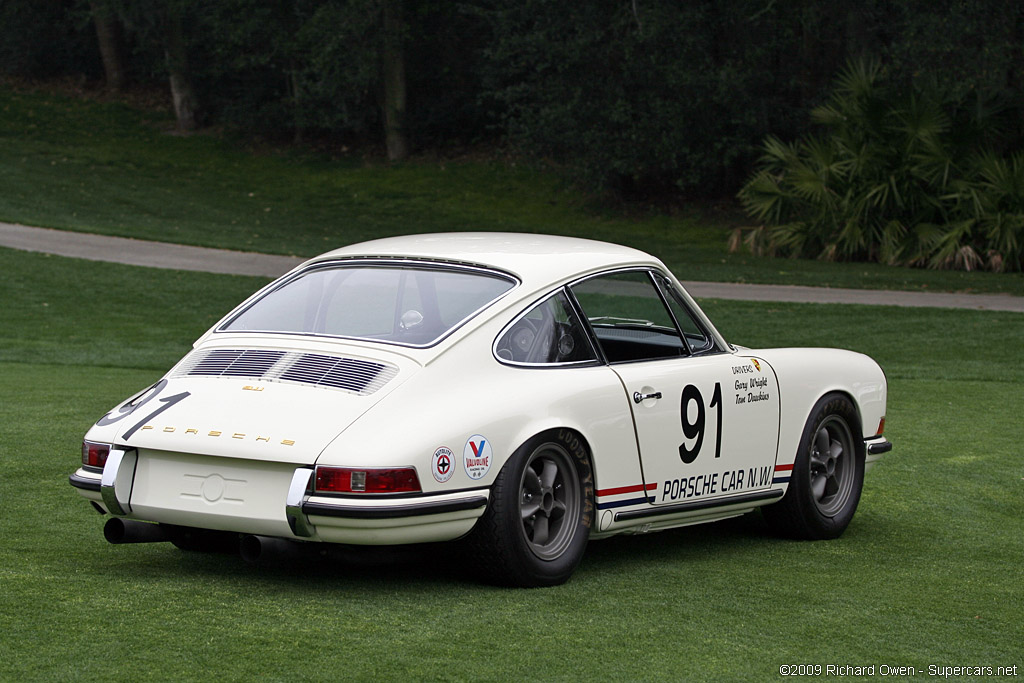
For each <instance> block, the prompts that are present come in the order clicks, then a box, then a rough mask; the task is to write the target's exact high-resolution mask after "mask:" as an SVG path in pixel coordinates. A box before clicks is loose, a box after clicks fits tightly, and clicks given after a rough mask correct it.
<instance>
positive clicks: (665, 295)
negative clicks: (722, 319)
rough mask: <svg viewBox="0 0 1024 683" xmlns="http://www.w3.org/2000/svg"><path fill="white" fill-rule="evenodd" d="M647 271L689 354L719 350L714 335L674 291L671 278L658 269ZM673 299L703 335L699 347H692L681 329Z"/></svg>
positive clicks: (703, 353)
mask: <svg viewBox="0 0 1024 683" xmlns="http://www.w3.org/2000/svg"><path fill="white" fill-rule="evenodd" d="M648 272H650V273H651V279H652V280H654V286H655V287H657V289H658V292H659V293H660V294H661V297H662V299H663V300H664V302H665V307H666V308H667V309H668V312H669V314H670V315H671V316H672V320H673V321H674V322H675V325H676V329H677V330H678V331H679V334H680V335H681V336H682V338H683V341H684V342H685V343H686V348H687V349H688V350H689V352H690V355H691V356H701V355H705V354H709V353H713V352H715V351H717V350H719V349H717V347H716V344H715V339H714V337H713V336H712V335H711V334H710V333H709V332H708V330H707V328H706V327H705V326H704V325H703V324H702V323H701V321H700V320H699V319H698V318H697V316H695V315H694V314H693V311H692V310H691V309H690V306H689V305H687V303H686V301H685V300H684V299H683V298H682V297H680V296H679V295H678V294H677V293H676V288H675V285H674V284H673V282H672V280H671V278H669V277H668V276H667V275H666V274H665V273H663V272H662V271H660V270H650V271H648ZM673 301H674V302H675V304H676V306H678V307H679V308H680V309H681V310H682V312H683V313H684V314H685V315H686V316H687V318H688V319H689V321H690V322H691V323H692V324H693V326H694V327H696V328H697V330H698V331H699V332H700V333H701V335H703V336H704V344H703V346H701V347H700V348H694V346H693V343H692V342H691V340H690V339H689V337H687V336H686V331H685V330H683V326H682V325H681V324H680V322H679V316H677V315H676V310H675V307H673V305H672V302H673Z"/></svg>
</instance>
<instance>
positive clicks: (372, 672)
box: [0, 141, 1024, 681]
mask: <svg viewBox="0 0 1024 683" xmlns="http://www.w3.org/2000/svg"><path fill="white" fill-rule="evenodd" d="M187 142H188V143H189V144H192V141H187ZM275 163H277V162H275ZM0 269H2V270H0V272H2V273H3V276H2V277H0V301H3V304H2V306H3V308H2V310H3V313H4V324H3V326H2V327H0V395H2V396H3V397H4V398H3V400H2V401H0V436H2V438H0V462H3V463H4V465H5V470H6V472H5V476H4V477H3V478H2V479H0V504H2V506H3V517H2V519H3V523H2V524H0V615H3V621H2V629H0V638H2V641H0V644H2V646H3V647H2V650H3V653H4V654H3V657H2V658H0V680H4V681H7V680H19V681H20V680H54V679H56V680H103V681H107V680H110V679H111V678H113V677H114V676H115V672H116V676H117V677H118V678H119V679H124V680H132V681H146V680H182V679H199V678H204V679H210V680H226V681H232V680H238V681H248V680H253V679H259V680H269V681H276V680H281V681H285V680H288V681H292V680H348V679H354V680H382V679H383V680H386V679H402V680H509V679H518V680H545V681H546V680H566V681H570V680H571V681H580V680H659V681H660V680H714V681H722V680H741V679H742V680H776V679H777V678H778V677H779V676H778V672H779V667H780V666H781V665H784V664H821V665H827V664H835V665H851V666H869V665H875V667H876V671H878V670H879V669H878V667H880V666H881V665H889V666H913V667H916V668H917V669H920V670H921V671H922V672H923V674H924V675H923V676H919V677H925V678H929V677H928V676H927V671H928V667H929V666H963V665H982V666H992V667H996V666H1014V665H1017V667H1018V676H1019V675H1020V673H1021V668H1020V667H1021V666H1022V665H1024V658H1022V656H1021V655H1022V652H1021V643H1022V642H1024V625H1022V624H1024V620H1022V618H1021V617H1022V615H1024V596H1022V590H1021V587H1022V586H1024V568H1022V558H1024V534H1022V533H1021V531H1022V524H1021V519H1022V516H1024V459H1022V456H1021V448H1020V444H1021V443H1022V442H1024V426H1022V422H1021V420H1020V411H1021V405H1022V402H1021V398H1020V397H1021V390H1020V387H1021V386H1022V384H1024V366H1022V365H1021V364H1020V363H1019V362H1017V356H1018V355H1019V351H1020V340H1021V339H1022V338H1024V316H1021V315H1019V314H1010V313H993V312H973V311H955V312H953V311H942V310H924V309H900V310H896V309H887V308H880V307H879V308H873V307H857V306H829V305H797V304H792V305H776V304H755V303H744V302H725V301H708V302H705V308H706V310H707V311H708V313H709V315H710V316H711V317H712V319H714V320H717V321H719V324H720V325H719V326H720V328H721V330H722V332H723V333H724V334H725V335H726V337H727V338H730V339H732V340H734V341H736V342H739V343H744V344H749V345H753V346H757V345H762V344H772V345H803V344H814V345H822V346H843V347H847V348H852V349H856V350H861V351H865V352H867V353H869V354H871V355H873V356H874V357H875V358H876V359H877V360H879V362H880V363H881V364H882V366H883V368H885V370H886V372H887V374H888V377H889V380H890V403H889V415H888V428H887V435H888V436H889V438H890V439H891V440H892V441H893V443H894V444H895V450H894V451H893V453H891V454H890V455H889V456H888V458H887V459H886V460H884V461H883V462H882V463H881V464H880V465H879V466H878V467H877V468H875V470H873V471H872V472H871V473H870V474H869V475H868V477H867V481H866V488H865V492H864V496H863V498H862V500H861V507H860V509H859V511H858V512H857V515H856V517H855V518H854V521H853V524H852V525H851V527H850V528H849V530H848V531H847V533H846V534H845V535H844V536H843V537H842V538H840V539H838V540H835V541H830V542H817V543H802V542H793V541H782V540H778V539H775V538H771V537H769V536H767V535H766V534H765V533H764V529H763V527H762V523H761V521H760V518H759V517H758V516H757V515H751V516H747V517H743V518H740V519H736V520H730V521H727V522H723V523H718V524H713V525H705V526H698V527H691V528H688V529H680V530H674V531H667V532H662V533H657V534H652V535H649V536H637V537H619V538H614V539H610V540H606V541H601V542H594V543H592V544H591V545H590V546H589V548H588V550H587V554H586V556H585V558H584V561H583V564H582V566H581V567H580V569H579V571H578V572H577V573H576V575H575V576H574V577H573V579H572V580H571V581H570V582H569V583H567V584H566V585H564V586H559V587H555V588H550V589H537V590H508V589H498V588H493V587H489V586H484V585H480V584H478V583H476V582H474V581H473V580H472V577H468V576H466V575H465V574H464V573H462V572H461V571H460V570H459V566H458V563H457V562H456V561H455V560H454V559H453V558H451V557H450V553H449V550H448V548H447V547H445V546H440V547H438V548H436V549H435V551H434V552H432V553H429V554H426V555H425V556H424V555H422V554H412V553H405V554H403V553H399V554H397V555H396V556H394V557H391V558H381V557H376V558H374V557H371V558H362V559H360V558H353V559H349V560H347V561H340V560H339V561H335V562H312V561H310V562H306V563H299V564H297V565H295V566H279V567H276V568H273V567H272V568H266V567H252V566H248V565H245V564H244V563H243V562H242V561H241V560H240V559H239V558H237V557H232V556H225V555H202V554H194V553H185V552H182V551H179V550H176V549H175V548H173V547H172V546H170V545H168V544H152V545H135V546H131V545H128V546H111V545H108V544H107V543H106V542H105V541H104V540H103V537H102V534H101V528H102V524H103V518H102V517H100V516H99V515H97V514H96V513H95V512H93V511H92V509H91V508H90V507H89V506H88V505H87V504H86V503H85V502H84V501H83V500H82V499H81V498H80V497H79V496H78V495H77V493H75V492H74V490H73V489H72V488H71V487H70V486H69V485H68V483H67V475H68V474H69V473H70V472H72V471H73V470H74V469H75V467H76V466H77V462H78V452H79V446H80V442H81V437H82V434H83V433H84V432H85V431H86V429H87V428H88V427H89V425H90V424H92V422H94V421H95V420H96V419H97V418H98V417H99V416H100V415H102V414H103V413H104V412H105V411H106V410H108V409H109V408H110V407H111V406H112V405H114V404H115V403H116V402H117V401H118V400H120V399H121V398H123V397H124V396H126V395H127V394H129V393H130V392H133V391H135V390H137V389H139V388H142V387H143V386H145V385H147V384H149V383H151V382H153V381H154V380H155V379H157V378H158V377H159V376H160V375H161V374H162V372H163V371H164V370H166V369H167V368H168V367H169V366H170V364H171V363H173V362H174V361H175V360H177V358H179V357H180V356H181V355H182V354H184V353H185V352H186V351H187V350H188V348H189V345H190V344H191V342H192V340H193V339H194V338H195V337H197V336H198V335H199V334H200V332H202V330H203V329H204V328H205V327H206V326H207V325H208V324H210V323H212V322H213V321H215V320H216V319H217V318H218V317H219V316H220V315H221V314H223V313H224V312H225V311H226V310H227V309H228V308H229V307H230V306H232V305H233V304H234V303H236V302H237V301H239V300H241V299H242V298H243V297H244V296H245V295H246V294H247V293H249V292H250V291H251V290H252V289H254V288H255V287H256V286H257V285H258V284H259V283H260V282H261V280H259V279H255V278H239V277H230V276H217V275H202V274H194V273H190V274H181V273H177V272H171V271H161V270H155V269H145V268H133V267H127V266H117V265H112V264H100V263H90V262H85V261H77V260H73V259H63V258H59V257H47V256H42V255H38V254H30V253H20V252H15V251H11V250H6V249H0ZM887 680H888V679H887ZM985 680H994V678H986V679H985Z"/></svg>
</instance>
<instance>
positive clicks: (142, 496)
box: [70, 233, 891, 586]
mask: <svg viewBox="0 0 1024 683" xmlns="http://www.w3.org/2000/svg"><path fill="white" fill-rule="evenodd" d="M885 406H886V381H885V376H884V374H883V373H882V370H881V369H880V368H879V367H878V365H877V364H876V363H875V362H874V361H873V360H871V359H870V358H868V357H866V356H863V355H861V354H857V353H853V352H849V351H841V350H835V349H758V350H752V349H747V348H743V347H737V346H733V345H731V344H729V343H728V342H727V341H726V340H725V339H723V338H722V336H721V335H720V334H719V333H718V332H717V331H716V330H715V328H714V326H713V325H712V324H711V321H710V320H708V319H707V317H705V316H704V314H703V313H702V312H701V310H700V309H699V308H698V307H697V305H696V304H695V303H694V301H693V299H692V298H690V296H689V295H688V294H687V293H686V292H685V291H684V290H683V288H682V286H680V284H679V282H678V281H677V280H676V279H675V278H674V277H673V276H672V275H671V274H670V273H669V272H668V270H667V269H666V268H665V266H664V265H663V264H662V263H661V262H660V261H659V260H657V259H655V258H653V257H651V256H649V255H647V254H645V253H643V252H640V251H637V250H634V249H630V248H626V247H621V246H616V245H612V244H605V243H601V242H594V241H589V240H580V239H570V238H561V237H549V236H539V235H525V234H523V235H514V234H495V233H463V234H449V235H417V236H409V237H399V238H390V239H382V240H377V241H372V242H367V243H363V244H356V245H353V246H349V247H345V248H342V249H338V250H336V251H332V252H329V253H327V254H324V255H322V256H318V257H316V258H314V259H311V260H310V261H308V262H306V263H304V264H303V265H301V266H299V267H298V268H296V269H294V270H293V271H292V272H290V273H288V274H286V275H284V276H283V277H281V278H279V279H278V280H276V281H274V282H272V283H271V284H269V285H267V286H266V287H264V288H263V289H261V290H260V291H258V292H257V293H256V294H254V295H253V296H252V297H250V298H249V299H248V300H246V301H245V302H243V303H242V304H241V305H240V306H238V308H236V309H235V310H234V311H232V312H231V313H229V314H228V315H227V316H225V317H224V318H223V319H222V320H221V321H220V322H218V323H217V324H216V325H214V326H213V328H212V329H210V331H209V332H207V333H206V334H205V335H203V336H202V337H201V338H200V339H199V340H198V341H197V342H196V343H195V346H194V349H193V350H192V351H191V352H190V353H189V354H188V355H186V356H185V357H184V358H183V359H182V360H181V361H180V362H179V363H178V364H177V365H175V366H174V367H173V368H172V369H171V370H170V372H168V373H167V374H166V375H165V376H164V377H163V378H162V379H161V380H160V381H159V382H157V383H156V384H154V385H153V386H151V387H149V388H147V389H145V390H144V391H142V392H140V393H139V394H137V395H136V396H133V397H131V398H129V399H128V400H126V401H125V402H124V403H122V404H121V405H119V406H117V407H115V408H114V409H112V410H111V411H110V412H109V413H107V414H106V415H104V416H103V417H101V418H100V419H99V421H98V422H97V423H96V424H95V425H94V426H93V427H92V428H91V429H90V430H89V432H88V433H87V434H86V436H85V441H84V443H83V444H82V466H81V467H80V468H79V469H78V470H77V471H76V472H75V473H74V474H72V475H71V478H70V479H71V484H72V485H73V486H74V487H76V489H77V490H78V491H79V493H81V494H82V495H83V496H85V497H86V498H87V499H89V500H91V501H92V503H93V505H94V507H96V508H97V509H98V510H99V511H100V512H102V513H104V514H109V515H111V518H110V519H109V520H108V521H107V523H106V526H105V528H104V533H105V535H106V537H107V539H108V540H110V541H111V542H115V543H119V542H121V543H123V542H145V541H171V542H173V543H175V545H178V546H179V547H183V548H201V547H205V545H209V543H210V542H211V541H218V540H224V539H228V540H230V541H232V542H233V543H236V544H238V545H239V547H240V549H241V552H242V555H243V556H245V557H248V558H250V559H252V558H256V557H258V556H259V555H260V554H261V553H262V552H266V551H267V550H268V549H269V548H279V547H280V546H282V545H286V544H287V545H296V546H297V545H299V544H310V543H328V544H355V545H388V544H413V543H423V542H434V541H450V540H455V539H461V538H464V539H465V544H466V545H467V546H468V548H469V552H470V553H471V554H472V556H473V558H474V559H475V560H476V561H477V562H478V563H479V566H480V568H481V569H482V570H483V571H484V572H485V573H486V575H487V576H489V578H490V579H491V580H493V581H497V582H500V583H505V584H511V585H520V586H540V585H552V584H557V583H561V582H563V581H565V580H566V579H568V578H569V576H570V575H571V574H572V572H573V571H574V570H575V568H576V567H577V565H578V564H579V562H580V560H581V558H582V556H583V551H584V547H585V546H586V544H587V541H588V539H591V538H595V539H596V538H603V537H607V536H611V535H614V534H623V533H643V532H648V531H656V530H660V529H667V528H671V527H678V526H682V525H687V524H694V523H697V522H707V521H713V520H718V519H723V518H726V517H732V516H735V515H741V514H743V513H746V512H749V511H751V510H753V509H755V508H758V507H760V508H761V509H762V512H763V515H764V517H765V519H766V520H767V521H768V524H769V525H770V527H772V528H773V529H774V530H776V531H778V532H779V533H782V534H785V535H789V536H794V537H799V538H811V539H824V538H832V537H835V536H838V535H839V534H841V533H842V532H843V530H844V529H845V528H846V526H847V525H848V524H849V523H850V520H851V518H852V516H853V513H854V510H855V509H856V507H857V503H858V500H859V499H860V493H861V487H862V484H863V480H864V472H865V470H866V468H867V467H868V466H870V465H871V464H872V463H873V462H874V461H875V460H876V459H877V458H878V457H879V456H880V455H881V454H882V453H884V452H886V451H888V450H890V449H891V444H890V443H889V442H888V441H886V440H885V439H884V437H883V435H882V430H883V426H884V423H885Z"/></svg>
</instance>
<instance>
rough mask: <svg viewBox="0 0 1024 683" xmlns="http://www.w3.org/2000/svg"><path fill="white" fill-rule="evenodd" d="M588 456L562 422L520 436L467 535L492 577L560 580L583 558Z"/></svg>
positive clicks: (589, 495)
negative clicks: (519, 443) (487, 502)
mask: <svg viewBox="0 0 1024 683" xmlns="http://www.w3.org/2000/svg"><path fill="white" fill-rule="evenodd" d="M593 500H594V485H593V476H592V474H591V467H590V457H589V454H588V453H587V450H586V448H585V446H584V444H583V442H582V440H581V439H580V438H579V437H578V436H577V435H576V433H575V432H572V431H570V430H566V429H558V430H552V431H549V432H544V433H543V434H539V435H537V436H535V437H533V438H532V439H530V440H529V441H527V442H526V443H525V444H523V445H522V446H521V447H520V448H519V449H518V450H517V451H516V452H515V453H514V454H513V455H512V457H511V458H509V460H508V462H506V463H505V466H504V467H503V468H502V469H501V472H499V473H498V476H497V478H496V479H495V481H494V485H493V486H492V488H491V501H490V505H489V506H488V508H487V511H486V512H485V513H484V515H483V516H482V517H481V518H480V521H479V522H477V525H476V527H475V528H474V530H473V533H472V534H471V536H470V539H469V542H470V544H471V546H472V552H473V553H474V554H475V557H476V561H477V565H478V566H479V567H480V568H481V569H482V570H483V572H484V573H485V574H486V576H487V578H489V579H490V580H492V581H494V582H497V583H501V584H505V585H514V586H524V587H530V586H552V585H556V584H560V583H564V582H565V581H566V580H568V578H569V577H570V576H571V575H572V573H573V571H574V570H575V569H576V567H577V566H578V565H579V563H580V560H581V559H582V558H583V550H584V549H585V548H586V545H587V539H588V537H589V535H590V527H591V524H592V522H593V515H594V512H593V511H594V503H593Z"/></svg>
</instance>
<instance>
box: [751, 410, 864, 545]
mask: <svg viewBox="0 0 1024 683" xmlns="http://www.w3.org/2000/svg"><path fill="white" fill-rule="evenodd" d="M859 435H860V419H859V417H858V415H857V410H856V409H855V408H854V406H853V403H852V402H851V401H850V399H848V398H847V397H846V396H843V395H841V394H829V395H827V396H825V397H823V398H822V399H820V400H819V401H818V402H817V403H816V404H815V406H814V408H813V409H812V410H811V414H810V417H809V418H808V420H807V424H806V426H805V427H804V432H803V435H802V438H801V440H800V448H799V451H798V452H797V456H796V461H795V462H794V464H793V474H792V477H791V479H790V482H789V490H788V491H787V492H786V495H785V497H784V498H783V499H782V500H781V501H779V502H778V503H776V504H774V505H770V506H768V507H765V508H762V513H763V515H764V518H765V520H766V521H767V522H768V525H769V526H770V527H771V528H772V529H773V530H774V531H775V532H776V533H779V534H781V535H784V536H790V537H793V538H806V539H825V538H836V537H837V536H839V535H840V534H842V533H843V531H845V530H846V527H847V526H848V525H849V524H850V520H852V519H853V513H854V512H855V511H856V510H857V503H858V502H859V501H860V493H861V489H862V488H863V485H864V447H863V443H862V442H861V440H860V439H859V438H858V437H859Z"/></svg>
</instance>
